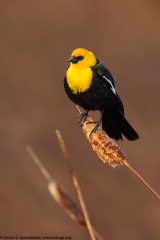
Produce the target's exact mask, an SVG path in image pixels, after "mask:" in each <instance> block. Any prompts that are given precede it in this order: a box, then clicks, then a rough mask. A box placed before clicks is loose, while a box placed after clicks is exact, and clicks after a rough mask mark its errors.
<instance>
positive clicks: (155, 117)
mask: <svg viewBox="0 0 160 240" xmlns="http://www.w3.org/2000/svg"><path fill="white" fill-rule="evenodd" d="M159 13H160V2H159V1H158V0H157V1H156V0H153V1H152V0H141V1H139V0H135V1H131V0H129V1H127V0H122V1H109V0H108V1H93V0H92V1H91V0H88V1H84V0H83V1H73V0H66V1H64V0H63V1H62V0H46V1H43V0H33V1H29V0H28V1H16V0H14V1H13V0H7V1H6V0H1V1H0V111H1V117H0V135H1V137H0V152H1V160H0V203H1V204H0V235H16V234H21V235H24V236H29V235H37V236H54V235H58V236H59V235H60V236H72V239H76V240H82V239H90V237H89V234H88V232H87V230H86V229H83V228H80V227H79V226H78V225H76V223H74V222H73V221H72V220H71V219H70V218H69V217H68V216H67V215H66V214H65V213H64V212H63V210H62V209H61V208H60V207H59V206H58V205H57V204H56V203H55V202H54V201H53V200H52V198H51V196H50V195H49V193H48V190H47V182H46V180H45V179H44V178H43V176H42V175H41V173H40V172H39V170H38V168H37V167H36V166H35V164H34V163H33V161H32V160H31V158H30V157H29V155H28V153H27V152H26V149H25V146H26V145H27V144H29V145H31V146H32V148H33V149H34V150H35V152H36V153H37V154H38V156H39V158H40V159H41V160H42V161H43V163H44V165H45V166H46V168H47V169H49V171H50V173H51V174H52V176H53V177H54V178H55V179H57V180H58V181H60V182H61V183H62V184H64V185H65V187H66V188H67V189H68V191H69V192H70V193H71V195H72V196H74V197H75V198H76V194H75V192H74V189H73V186H72V183H71V180H70V176H69V174H68V172H67V170H66V166H65V163H64V161H63V158H62V154H61V151H60V149H59V145H58V143H57V140H56V136H55V129H59V130H60V131H61V133H62V134H63V137H64V139H65V141H66V145H67V148H68V151H69V153H70V156H71V159H72V164H73V166H74V169H75V171H76V174H77V177H78V179H79V183H80V186H81V189H82V191H83V194H84V198H85V202H86V205H87V207H88V211H89V213H90V217H91V219H92V222H93V223H94V225H95V227H96V228H97V229H98V230H99V232H100V233H101V234H102V236H104V238H105V239H111V240H112V239H113V240H115V239H116V240H121V239H123V240H128V239H129V240H135V239H138V240H139V239H140V240H142V239H144V240H151V239H152V240H153V239H160V206H159V202H158V201H157V199H156V198H155V197H154V196H153V195H152V194H151V193H150V192H149V191H147V189H146V188H145V187H144V186H143V185H142V184H141V183H140V182H139V181H138V180H137V179H136V178H135V176H133V175H132V174H131V173H130V172H129V171H128V170H127V169H126V168H125V167H119V168H116V169H115V170H114V169H113V168H111V167H110V166H109V165H107V164H103V163H102V162H101V160H99V159H98V157H97V156H96V155H95V153H94V152H93V151H92V150H91V147H90V145H89V144H88V142H87V141H86V139H85V137H84V135H83V133H82V131H81V129H80V127H79V126H78V124H77V116H78V112H77V110H76V108H75V106H74V104H73V103H72V102H70V100H69V99H68V98H67V96H66V95H65V93H64V89H63V78H64V75H65V71H66V68H67V66H68V62H67V60H68V58H69V56H70V54H71V52H72V50H73V49H74V48H77V47H85V48H87V49H89V50H91V51H93V52H94V53H95V54H96V56H97V58H99V59H101V60H102V61H103V62H104V63H105V65H106V66H108V68H109V69H110V71H111V72H112V73H113V75H114V76H115V77H116V79H117V82H116V89H117V91H118V93H119V95H120V96H121V98H122V100H123V103H124V105H125V113H126V116H127V119H128V120H129V121H130V122H131V123H132V125H133V126H134V127H135V129H136V130H137V131H138V132H139V134H140V137H141V138H140V140H139V141H137V142H128V141H127V140H126V139H124V141H123V142H118V144H119V146H121V147H122V149H123V150H124V151H125V152H126V154H127V155H128V158H129V161H130V164H131V165H132V166H134V167H135V169H137V170H138V171H139V172H140V173H141V174H142V176H143V177H144V178H145V179H146V180H148V182H149V183H150V184H151V185H152V186H153V187H154V188H155V189H156V190H157V191H158V192H160V153H159V148H160V142H159V136H160V128H159V122H160V28H159V24H160V14H159ZM96 116H97V117H98V116H99V115H96Z"/></svg>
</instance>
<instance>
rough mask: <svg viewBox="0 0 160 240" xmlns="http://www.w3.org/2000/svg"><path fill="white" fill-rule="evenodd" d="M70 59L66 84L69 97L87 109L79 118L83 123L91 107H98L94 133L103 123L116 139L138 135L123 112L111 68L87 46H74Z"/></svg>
mask: <svg viewBox="0 0 160 240" xmlns="http://www.w3.org/2000/svg"><path fill="white" fill-rule="evenodd" d="M68 61H69V63H70V65H69V67H68V69H67V72H66V76H65V78H64V88H65V91H66V94H67V95H68V97H69V98H70V99H71V100H72V101H73V102H74V103H75V104H76V105H79V106H80V107H82V108H83V109H84V110H85V112H83V113H82V114H81V115H80V118H79V122H81V121H82V123H83V121H84V120H85V118H86V117H87V116H88V112H89V111H90V110H91V111H94V110H99V111H100V113H101V117H100V119H99V120H98V121H97V122H96V126H95V127H94V128H93V130H92V131H91V133H92V132H95V131H96V130H97V129H98V127H99V126H100V124H101V123H102V128H103V130H104V131H105V132H106V133H107V134H108V135H109V137H111V138H113V139H116V140H119V139H121V140H122V134H123V135H124V136H125V137H126V138H127V139H128V140H132V141H133V140H136V139H138V138H139V136H138V133H137V132H136V131H135V130H134V129H133V127H132V126H131V125H130V124H129V122H128V121H127V120H126V118H125V116H124V107H123V103H122V101H121V99H120V97H119V96H118V93H117V92H116V89H115V80H114V78H113V76H112V75H111V73H110V72H109V70H108V69H107V68H106V67H105V66H104V65H103V64H102V63H101V62H100V61H99V60H98V59H97V58H96V57H95V55H94V54H93V53H92V52H90V51H88V50H86V49H84V48H77V49H75V50H74V51H73V52H72V54H71V57H70V58H69V60H68Z"/></svg>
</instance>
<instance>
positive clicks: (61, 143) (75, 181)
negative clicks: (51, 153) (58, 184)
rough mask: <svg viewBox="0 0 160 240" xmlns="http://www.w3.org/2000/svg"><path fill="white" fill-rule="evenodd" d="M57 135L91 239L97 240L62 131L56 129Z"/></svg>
mask: <svg viewBox="0 0 160 240" xmlns="http://www.w3.org/2000/svg"><path fill="white" fill-rule="evenodd" d="M56 135H57V138H58V141H59V144H60V147H61V150H62V153H63V156H64V159H65V161H66V165H67V167H68V170H69V173H70V175H71V178H72V181H73V185H74V188H75V190H76V193H77V196H78V199H79V202H80V205H81V208H82V211H83V214H84V217H85V220H86V225H87V228H88V231H89V233H90V236H91V239H92V240H96V237H95V233H94V231H93V227H92V225H91V222H90V218H89V215H88V212H87V208H86V205H85V202H84V199H83V196H82V192H81V190H80V186H79V183H78V181H77V177H76V175H75V173H74V171H73V167H72V165H71V162H70V159H69V155H68V152H67V149H66V146H65V143H64V141H63V138H62V135H61V133H60V132H59V131H58V130H56Z"/></svg>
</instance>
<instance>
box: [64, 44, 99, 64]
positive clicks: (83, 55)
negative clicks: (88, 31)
mask: <svg viewBox="0 0 160 240" xmlns="http://www.w3.org/2000/svg"><path fill="white" fill-rule="evenodd" d="M68 61H69V62H70V66H71V65H73V66H74V67H76V68H86V67H92V66H94V65H95V64H96V62H97V60H96V57H95V56H94V54H93V53H92V52H90V51H88V50H87V49H84V48H77V49H75V50H74V51H73V52H72V54H71V57H70V59H69V60H68Z"/></svg>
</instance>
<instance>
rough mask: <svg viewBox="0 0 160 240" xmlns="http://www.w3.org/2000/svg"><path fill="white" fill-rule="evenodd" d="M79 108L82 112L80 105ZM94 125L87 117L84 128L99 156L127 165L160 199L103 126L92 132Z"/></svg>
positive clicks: (112, 163)
mask: <svg viewBox="0 0 160 240" xmlns="http://www.w3.org/2000/svg"><path fill="white" fill-rule="evenodd" d="M76 107H77V106H76ZM77 109H78V111H79V112H80V113H81V111H80V109H79V108H78V107H77ZM94 127H95V123H94V120H93V119H92V118H91V117H87V118H86V119H85V121H84V122H83V125H82V129H83V132H84V134H85V136H86V138H87V140H88V141H89V142H90V144H91V146H92V148H93V150H94V151H95V152H96V153H97V155H98V157H99V158H100V159H101V160H102V161H103V162H104V163H106V162H107V163H108V164H109V165H111V166H112V167H116V166H118V165H125V166H126V167H127V168H128V169H129V170H130V171H131V172H132V173H134V175H135V176H136V177H137V178H138V179H139V180H140V181H141V182H142V183H143V184H144V185H145V186H146V187H147V188H148V189H149V190H150V191H151V192H152V193H153V194H154V195H155V197H156V198H157V199H158V200H159V201H160V195H159V194H158V193H157V192H156V191H155V190H154V189H153V188H152V187H151V186H150V185H149V184H148V183H147V182H146V181H145V180H144V179H143V178H142V176H141V175H140V174H139V173H138V172H137V171H136V170H135V169H134V168H133V167H132V166H131V165H130V164H129V163H128V159H127V156H126V154H125V153H124V152H123V151H122V150H121V149H120V147H119V146H118V145H117V144H116V143H115V142H114V141H113V139H111V138H110V137H109V136H108V135H107V134H106V133H105V132H104V131H103V130H102V129H101V128H99V129H97V131H96V132H93V133H92V134H90V132H91V131H92V129H93V128H94Z"/></svg>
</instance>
